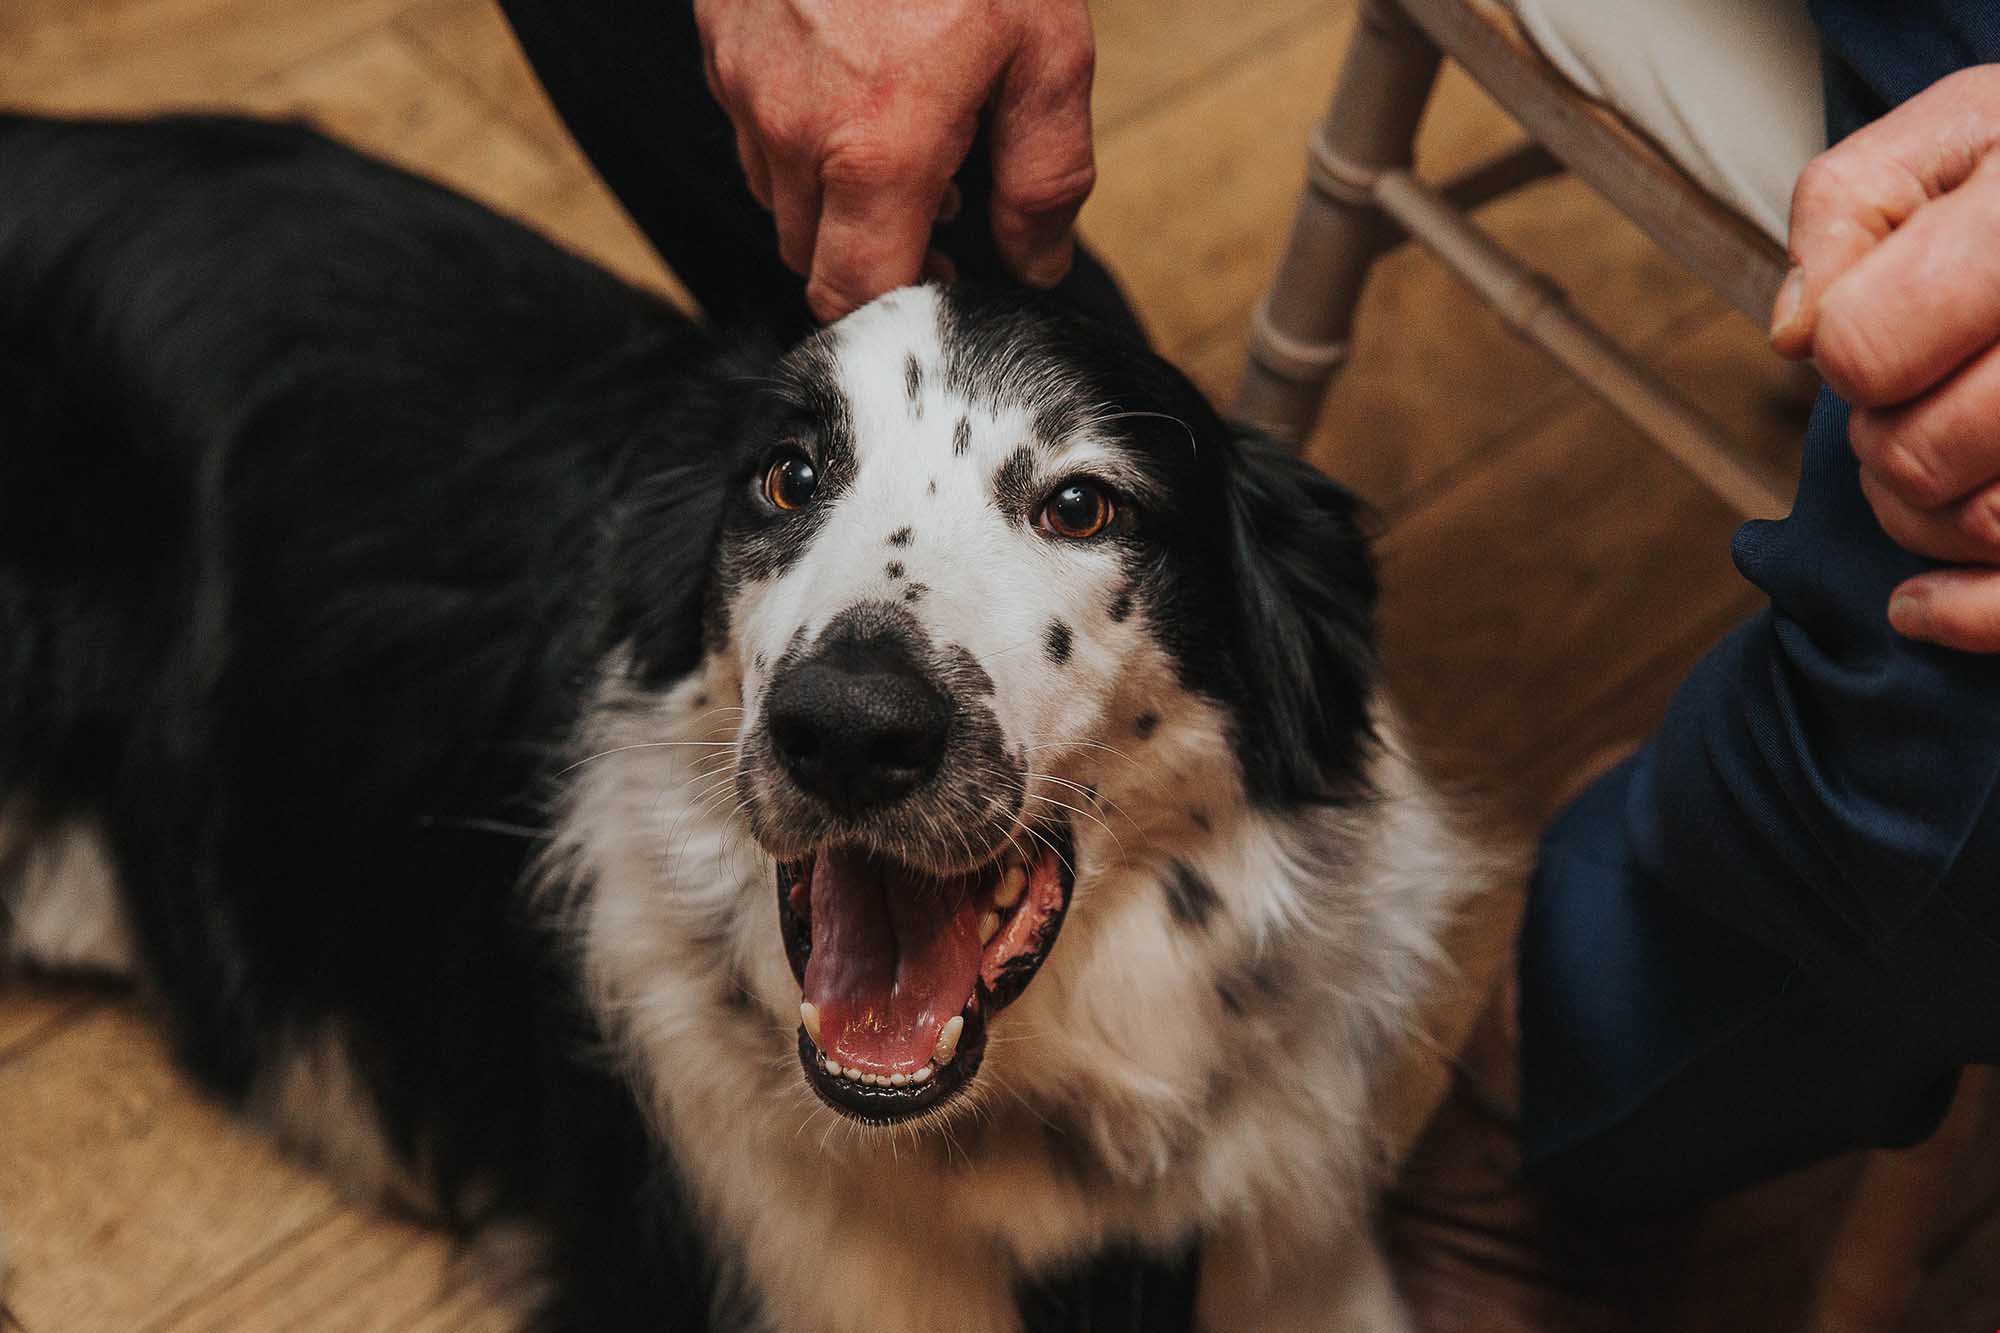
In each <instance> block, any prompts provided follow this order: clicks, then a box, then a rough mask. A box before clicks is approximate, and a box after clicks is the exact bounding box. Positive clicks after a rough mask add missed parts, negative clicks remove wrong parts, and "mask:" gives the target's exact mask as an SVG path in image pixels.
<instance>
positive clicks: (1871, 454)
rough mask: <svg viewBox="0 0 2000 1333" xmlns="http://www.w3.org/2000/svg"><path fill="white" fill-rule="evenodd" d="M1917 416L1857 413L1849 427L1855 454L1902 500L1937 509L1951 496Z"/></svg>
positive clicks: (1849, 436)
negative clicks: (1885, 420) (1894, 416)
mask: <svg viewBox="0 0 2000 1333" xmlns="http://www.w3.org/2000/svg"><path fill="white" fill-rule="evenodd" d="M1920 420H1921V419H1920V418H1917V417H1913V416H1905V417H1902V418H1900V419H1896V420H1891V421H1888V422H1884V420H1883V419H1882V418H1881V417H1880V416H1879V415H1877V414H1876V413H1872V412H1856V413H1855V414H1854V417H1853V421H1852V424H1851V425H1850V427H1849V430H1848V439H1849V441H1850V442H1851V443H1852V444H1853V446H1854V452H1855V456H1856V457H1858V458H1860V460H1861V462H1862V464H1863V466H1864V467H1866V468H1868V469H1869V470H1870V471H1872V472H1874V473H1875V474H1877V477H1878V479H1879V480H1880V481H1881V483H1882V484H1884V485H1885V486H1886V487H1887V488H1888V489H1889V490H1891V491H1892V492H1894V493H1895V494H1896V495H1897V496H1898V497H1899V498H1901V499H1902V500H1903V501H1904V502H1905V503H1907V504H1911V505H1914V506H1916V507H1917V508H1919V509H1936V508H1937V507H1939V506H1940V505H1944V504H1947V503H1949V502H1950V501H1951V500H1952V499H1953V496H1952V493H1951V488H1950V487H1949V486H1948V485H1947V484H1946V483H1945V480H1944V478H1943V476H1942V475H1941V474H1940V473H1939V471H1938V468H1937V464H1936V449H1935V447H1934V446H1933V445H1932V443H1931V441H1930V440H1929V439H1928V438H1927V437H1926V435H1925V432H1924V429H1923V427H1922V426H1921V425H1920V424H1919V423H1920Z"/></svg>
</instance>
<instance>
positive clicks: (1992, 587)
mask: <svg viewBox="0 0 2000 1333" xmlns="http://www.w3.org/2000/svg"><path fill="white" fill-rule="evenodd" d="M1889 624H1890V625H1891V626H1892V627H1893V628H1894V629H1895V631H1896V632H1897V633H1898V634H1901V635H1903V636H1905V637H1906V638H1911V639H1922V640H1924V641H1925V642H1927V643H1936V644H1942V645H1943V646H1945V647H1947V648H1956V649H1959V650H1960V651H1961V652H1968V653H1992V652H2000V570H1992V569H1937V570H1932V571H1931V572H1930V573H1928V574H1919V575H1917V577H1915V578H1913V579H1910V580H1908V581H1907V582H1905V583H1903V584H1902V585H1900V586H1899V587H1897V589H1896V590H1895V591H1894V592H1893V593H1891V594H1890V595H1889Z"/></svg>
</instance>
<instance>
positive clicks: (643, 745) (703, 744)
mask: <svg viewBox="0 0 2000 1333" xmlns="http://www.w3.org/2000/svg"><path fill="white" fill-rule="evenodd" d="M732 744H734V742H733V741H635V742H634V743H633V744H631V745H615V746H613V747H612V748H610V749H609V750H599V751H598V752H597V753H596V754H591V755H585V756H584V757H583V758H581V759H579V760H577V761H576V762H575V763H573V764H571V765H570V766H569V767H567V768H560V769H557V770H556V774H555V776H557V777H562V776H564V775H565V774H568V773H574V772H575V771H576V770H577V769H579V768H582V767H583V766H584V765H585V764H593V763H596V762H597V761H598V760H599V759H609V758H610V757H611V756H612V755H614V754H624V753H626V752H627V751H628V750H663V749H674V748H678V747H680V746H691V747H695V748H698V749H711V748H713V747H715V746H718V745H732Z"/></svg>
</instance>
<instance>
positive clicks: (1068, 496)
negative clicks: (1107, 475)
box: [1035, 477, 1118, 542]
mask: <svg viewBox="0 0 2000 1333" xmlns="http://www.w3.org/2000/svg"><path fill="white" fill-rule="evenodd" d="M1117 516H1118V505H1117V502H1116V501H1114V500H1113V499H1112V498H1111V493H1110V492H1109V491H1107V490H1105V489H1104V487H1102V486H1100V485H1098V484H1097V483H1096V482H1094V481H1092V480H1090V479H1089V478H1088V477H1071V478H1070V479H1069V480H1068V481H1065V482H1063V483H1061V484H1060V485H1058V486H1057V487H1056V488H1055V489H1054V490H1053V491H1051V492H1049V498H1048V499H1046V500H1044V501H1042V508H1041V512H1040V513H1038V514H1036V515H1035V526H1036V527H1038V528H1040V529H1041V530H1042V531H1044V532H1046V533H1049V534H1050V535H1052V536H1056V537H1064V538H1067V539H1068V540H1070V541H1073V542H1080V541H1086V540H1088V539H1089V538H1091V537H1095V536H1096V535H1097V534H1098V533H1100V532H1102V531H1104V530H1105V529H1106V528H1108V527H1110V526H1111V520H1112V519H1114V518H1116V517H1117Z"/></svg>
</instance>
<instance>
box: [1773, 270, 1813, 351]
mask: <svg viewBox="0 0 2000 1333" xmlns="http://www.w3.org/2000/svg"><path fill="white" fill-rule="evenodd" d="M1805 295H1806V275H1805V270H1804V269H1801V268H1800V267H1798V266H1797V265H1796V264H1794V265H1793V266H1792V271H1791V272H1790V273H1787V274H1786V275H1785V281H1784V285H1783V286H1781V287H1779V288H1778V297H1777V299H1776V300H1775V301H1773V302H1771V342H1772V343H1773V344H1774V345H1778V350H1779V351H1781V352H1782V351H1785V350H1786V349H1785V347H1784V346H1783V345H1782V344H1785V343H1788V342H1791V341H1794V340H1796V339H1797V338H1798V336H1799V334H1800V333H1802V332H1803V330H1802V329H1801V328H1800V327H1799V325H1800V324H1801V323H1802V321H1801V319H1800V318H1799V316H1800V314H1801V313H1802V311H1801V309H1800V308H1801V307H1802V306H1803V305H1804V304H1805Z"/></svg>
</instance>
